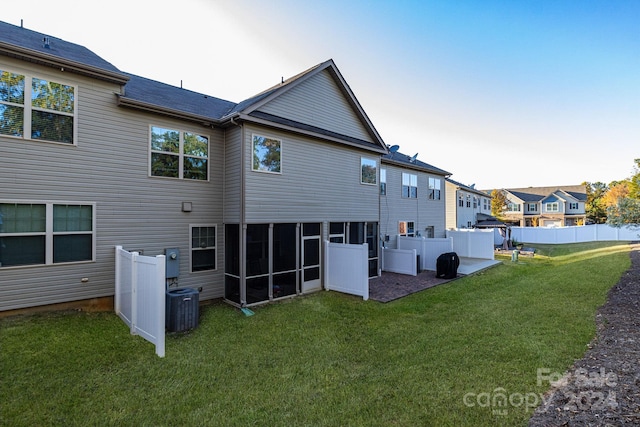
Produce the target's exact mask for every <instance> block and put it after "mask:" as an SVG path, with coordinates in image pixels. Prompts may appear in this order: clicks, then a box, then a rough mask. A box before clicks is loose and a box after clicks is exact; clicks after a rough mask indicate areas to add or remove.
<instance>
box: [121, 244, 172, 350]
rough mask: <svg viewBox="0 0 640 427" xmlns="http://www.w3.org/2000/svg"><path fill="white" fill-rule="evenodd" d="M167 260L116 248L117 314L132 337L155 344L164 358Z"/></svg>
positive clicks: (162, 256) (161, 256)
mask: <svg viewBox="0 0 640 427" xmlns="http://www.w3.org/2000/svg"><path fill="white" fill-rule="evenodd" d="M165 294H166V283H165V256H164V255H158V256H156V257H148V256H141V255H139V254H138V253H137V252H128V251H126V250H124V249H122V246H116V294H115V311H116V314H117V315H118V316H120V318H121V319H122V320H123V321H124V322H125V323H126V324H127V325H128V326H129V329H130V331H131V334H133V335H140V336H141V337H142V338H144V339H146V340H147V341H149V342H151V343H153V344H155V346H156V354H157V355H158V356H159V357H164V339H165V335H164V333H165V304H166V296H165Z"/></svg>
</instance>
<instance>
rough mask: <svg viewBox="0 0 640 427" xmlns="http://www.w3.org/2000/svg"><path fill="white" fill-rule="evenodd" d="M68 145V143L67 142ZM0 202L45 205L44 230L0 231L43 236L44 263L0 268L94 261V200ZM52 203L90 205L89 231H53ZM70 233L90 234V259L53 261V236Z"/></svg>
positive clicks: (17, 234)
mask: <svg viewBox="0 0 640 427" xmlns="http://www.w3.org/2000/svg"><path fill="white" fill-rule="evenodd" d="M67 145H70V144H67ZM0 203H1V204H4V203H8V204H21V205H45V231H44V232H34V233H2V234H0V235H2V236H42V235H44V236H45V260H44V264H28V265H12V266H8V267H1V266H0V269H2V270H8V269H16V268H34V267H35V268H37V267H50V266H52V265H65V264H83V263H89V262H95V261H96V217H97V214H96V202H69V201H42V200H7V199H1V200H0ZM54 205H68V206H91V209H92V218H91V232H90V233H89V232H88V231H70V232H66V231H64V232H63V231H60V232H54V231H53V206H54ZM71 234H91V259H90V260H83V261H69V262H56V263H54V262H53V236H55V235H71Z"/></svg>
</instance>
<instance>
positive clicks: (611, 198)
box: [602, 181, 629, 209]
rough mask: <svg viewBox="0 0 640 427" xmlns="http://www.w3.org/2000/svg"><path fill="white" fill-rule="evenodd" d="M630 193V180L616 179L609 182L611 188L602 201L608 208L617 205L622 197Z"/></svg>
mask: <svg viewBox="0 0 640 427" xmlns="http://www.w3.org/2000/svg"><path fill="white" fill-rule="evenodd" d="M628 195H629V181H614V182H612V183H611V184H609V190H608V191H607V192H606V193H605V194H604V196H603V197H602V203H603V204H604V206H605V208H606V209H608V208H610V207H611V206H616V205H617V204H618V202H619V201H620V200H621V199H624V198H626V197H627V196H628Z"/></svg>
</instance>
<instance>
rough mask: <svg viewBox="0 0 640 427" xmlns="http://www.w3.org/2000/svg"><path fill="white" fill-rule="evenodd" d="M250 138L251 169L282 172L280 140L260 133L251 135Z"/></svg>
mask: <svg viewBox="0 0 640 427" xmlns="http://www.w3.org/2000/svg"><path fill="white" fill-rule="evenodd" d="M251 140H252V142H251V148H252V151H253V159H252V161H251V170H254V171H257V172H271V173H282V141H281V140H279V139H275V138H267V137H266V136H261V135H253V137H252V138H251Z"/></svg>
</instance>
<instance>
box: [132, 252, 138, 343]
mask: <svg viewBox="0 0 640 427" xmlns="http://www.w3.org/2000/svg"><path fill="white" fill-rule="evenodd" d="M137 258H138V252H131V335H136V327H137V325H138V260H137Z"/></svg>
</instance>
